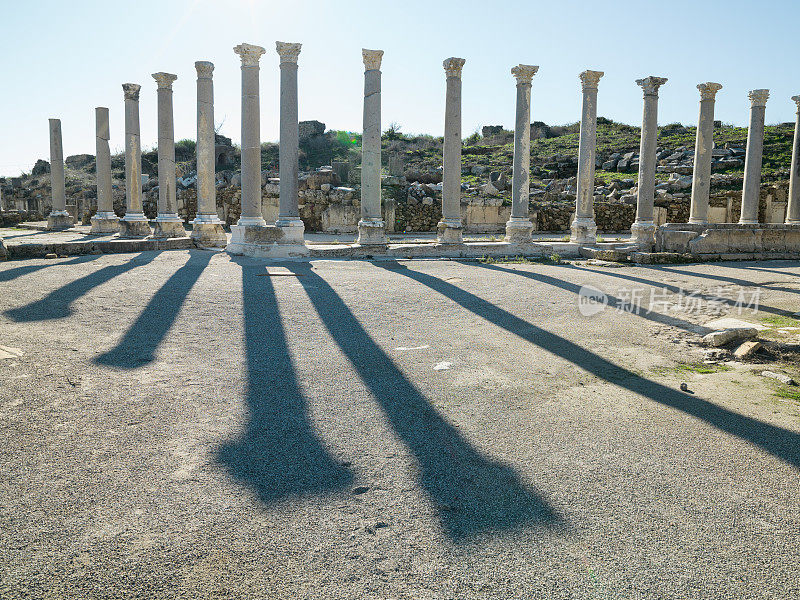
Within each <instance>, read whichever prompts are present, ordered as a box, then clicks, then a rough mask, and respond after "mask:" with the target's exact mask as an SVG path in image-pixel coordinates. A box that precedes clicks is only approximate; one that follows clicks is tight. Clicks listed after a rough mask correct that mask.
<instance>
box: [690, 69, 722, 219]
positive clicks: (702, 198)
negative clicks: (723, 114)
mask: <svg viewBox="0 0 800 600" xmlns="http://www.w3.org/2000/svg"><path fill="white" fill-rule="evenodd" d="M697 89H698V90H700V116H699V117H698V119H697V139H696V141H695V145H694V174H693V176H692V203H691V206H690V209H689V223H706V222H707V221H708V198H709V193H710V190H711V157H712V152H713V150H714V103H715V100H714V99H715V97H716V94H717V92H718V91H719V90H720V89H722V86H721V85H720V84H718V83H713V82H708V83H701V84H700V85H698V86H697Z"/></svg>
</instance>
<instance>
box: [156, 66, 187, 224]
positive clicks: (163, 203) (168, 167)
mask: <svg viewBox="0 0 800 600" xmlns="http://www.w3.org/2000/svg"><path fill="white" fill-rule="evenodd" d="M177 78H178V76H177V75H173V74H172V73H163V72H162V73H153V79H155V80H156V83H157V84H158V89H157V91H156V93H157V94H158V216H157V217H156V222H155V227H154V228H153V237H155V238H176V237H186V229H185V228H184V226H183V221H181V218H180V217H179V216H178V202H177V199H176V197H175V196H176V195H175V186H176V177H175V124H174V117H173V114H172V83H173V82H174V81H175V80H176V79H177Z"/></svg>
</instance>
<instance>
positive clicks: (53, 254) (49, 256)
mask: <svg viewBox="0 0 800 600" xmlns="http://www.w3.org/2000/svg"><path fill="white" fill-rule="evenodd" d="M44 257H45V258H58V255H57V254H55V253H54V252H51V253H50V254H45V255H44Z"/></svg>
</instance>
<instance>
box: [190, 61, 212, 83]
mask: <svg viewBox="0 0 800 600" xmlns="http://www.w3.org/2000/svg"><path fill="white" fill-rule="evenodd" d="M194 68H195V69H197V78H198V79H211V75H212V73H214V63H212V62H208V61H207V60H198V61H197V62H196V63H194Z"/></svg>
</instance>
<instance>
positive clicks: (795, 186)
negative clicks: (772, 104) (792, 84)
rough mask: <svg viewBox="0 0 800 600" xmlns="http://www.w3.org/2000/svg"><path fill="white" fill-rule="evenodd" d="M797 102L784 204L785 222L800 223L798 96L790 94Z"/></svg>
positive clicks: (789, 223) (799, 113)
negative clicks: (789, 171) (787, 189)
mask: <svg viewBox="0 0 800 600" xmlns="http://www.w3.org/2000/svg"><path fill="white" fill-rule="evenodd" d="M792 100H794V101H795V103H796V104H797V121H796V122H795V125H794V145H793V146H792V172H791V174H790V175H789V203H788V205H787V206H786V223H787V224H788V225H800V96H792Z"/></svg>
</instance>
